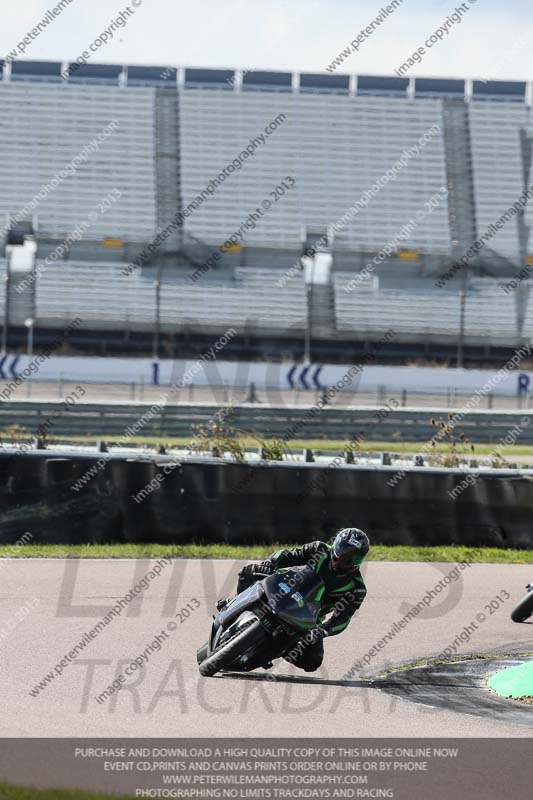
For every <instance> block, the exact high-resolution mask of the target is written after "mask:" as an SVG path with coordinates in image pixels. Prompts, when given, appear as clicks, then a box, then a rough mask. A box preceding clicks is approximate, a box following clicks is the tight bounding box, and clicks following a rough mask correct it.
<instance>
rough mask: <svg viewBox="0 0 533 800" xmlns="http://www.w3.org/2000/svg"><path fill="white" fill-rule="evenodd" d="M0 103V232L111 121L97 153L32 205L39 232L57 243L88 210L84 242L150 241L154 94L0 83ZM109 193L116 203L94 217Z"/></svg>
mask: <svg viewBox="0 0 533 800" xmlns="http://www.w3.org/2000/svg"><path fill="white" fill-rule="evenodd" d="M0 103H1V105H2V136H1V138H0V187H1V188H0V223H1V225H0V227H4V221H5V219H6V216H7V214H8V213H11V214H16V213H18V212H20V211H21V210H22V209H24V207H25V206H26V204H28V203H30V202H31V201H32V200H33V199H34V198H35V197H36V196H37V195H38V193H39V192H40V191H41V189H42V187H43V186H45V185H47V184H48V183H49V182H50V181H52V180H53V179H54V178H56V177H57V174H58V173H59V172H60V170H62V169H63V168H64V167H66V166H67V165H68V164H69V162H71V161H72V159H74V158H75V157H76V156H77V155H78V154H79V153H80V152H81V151H82V150H83V148H84V147H85V146H86V145H89V144H90V142H92V141H93V140H94V139H95V138H97V137H98V135H99V134H102V132H103V131H104V130H105V129H106V126H108V125H109V123H111V122H112V121H113V120H117V122H118V123H119V125H118V127H117V128H116V129H114V130H112V131H111V133H110V135H108V136H105V134H104V137H105V138H104V140H103V141H102V142H101V143H100V144H99V145H98V147H97V150H96V152H92V153H89V154H88V158H87V160H86V161H85V162H84V163H82V164H81V166H79V168H78V169H77V171H76V173H75V174H74V175H72V176H67V177H66V178H65V179H64V180H62V181H61V182H60V184H59V185H58V186H56V187H55V188H53V187H52V188H51V190H50V191H49V192H47V196H45V198H44V199H43V200H42V201H41V202H39V205H38V206H37V208H36V209H35V211H34V212H33V213H34V214H35V215H36V218H37V220H38V233H39V234H40V235H41V236H48V237H53V238H56V239H63V238H65V237H66V236H67V234H69V233H70V232H71V231H73V230H74V229H75V228H76V226H78V225H81V224H82V223H84V222H85V221H86V220H88V218H89V214H91V213H92V212H94V213H96V214H97V219H96V220H95V221H94V222H92V221H91V222H90V225H89V226H88V229H87V231H86V232H85V233H84V234H83V238H85V239H102V238H104V237H107V236H114V237H120V238H123V239H125V240H128V241H132V242H143V241H146V240H149V239H151V238H153V236H154V234H155V229H156V217H155V206H156V186H155V170H154V160H155V127H154V126H155V122H154V89H152V88H132V89H124V88H118V87H115V86H93V85H89V86H66V85H64V84H60V85H56V84H48V83H38V84H34V83H30V82H24V83H22V82H21V83H17V82H12V83H6V82H0ZM115 188H118V189H119V190H120V191H121V192H122V197H121V198H120V200H119V201H118V202H116V203H113V204H112V206H111V207H110V208H109V210H107V211H105V212H104V213H101V212H100V211H99V209H98V203H101V202H102V201H103V200H104V198H105V197H106V196H107V195H108V194H109V192H111V191H112V190H113V189H115ZM29 216H31V214H30V215H29Z"/></svg>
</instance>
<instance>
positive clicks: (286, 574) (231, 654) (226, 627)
mask: <svg viewBox="0 0 533 800" xmlns="http://www.w3.org/2000/svg"><path fill="white" fill-rule="evenodd" d="M255 577H256V578H258V580H257V581H256V582H255V583H253V584H252V585H251V586H249V587H248V589H245V590H244V591H243V592H241V593H240V594H238V595H237V596H236V597H234V598H233V599H232V600H231V601H230V602H229V603H228V604H227V605H226V606H225V608H223V609H222V610H221V611H219V613H218V614H217V615H216V616H214V617H213V623H212V626H211V633H210V636H209V640H208V641H207V643H206V644H205V645H203V647H201V648H200V649H199V650H198V651H197V654H196V657H197V661H198V669H199V671H200V674H201V675H203V676H204V677H212V676H213V675H216V673H217V672H220V671H221V670H224V671H228V670H230V671H232V672H251V671H252V670H254V669H258V668H260V667H268V666H272V664H271V662H272V661H274V660H275V659H277V658H283V657H284V656H286V655H288V654H289V653H290V652H291V650H292V649H293V648H294V647H295V646H296V645H297V643H298V642H299V641H300V640H302V639H303V638H304V637H305V636H306V634H307V635H308V636H314V635H315V633H316V630H317V629H316V626H317V622H318V616H319V613H320V607H321V603H320V598H321V597H322V594H323V593H324V588H325V587H324V582H323V580H322V579H321V578H319V577H318V575H317V574H316V573H315V572H314V571H313V570H312V569H311V568H310V567H308V566H304V567H294V568H292V569H284V570H280V571H278V572H275V573H274V574H273V575H268V576H266V575H262V574H261V573H256V574H255Z"/></svg>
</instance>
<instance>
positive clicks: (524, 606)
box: [511, 592, 533, 622]
mask: <svg viewBox="0 0 533 800" xmlns="http://www.w3.org/2000/svg"><path fill="white" fill-rule="evenodd" d="M532 614H533V592H529V593H528V594H526V596H525V597H524V599H523V600H522V601H521V602H520V603H518V605H517V606H516V608H514V609H513V610H512V612H511V619H512V620H513V622H525V621H526V619H529V617H530V616H531V615H532Z"/></svg>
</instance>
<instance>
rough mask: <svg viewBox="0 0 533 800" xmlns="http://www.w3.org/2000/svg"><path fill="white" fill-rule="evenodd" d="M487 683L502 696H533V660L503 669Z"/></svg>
mask: <svg viewBox="0 0 533 800" xmlns="http://www.w3.org/2000/svg"><path fill="white" fill-rule="evenodd" d="M487 683H488V685H489V687H490V688H491V689H492V691H493V692H496V694H499V695H500V697H533V661H528V662H526V663H525V664H519V665H518V666H516V667H509V668H508V669H502V670H501V671H500V672H497V673H496V674H495V675H491V677H490V678H489V680H488V681H487Z"/></svg>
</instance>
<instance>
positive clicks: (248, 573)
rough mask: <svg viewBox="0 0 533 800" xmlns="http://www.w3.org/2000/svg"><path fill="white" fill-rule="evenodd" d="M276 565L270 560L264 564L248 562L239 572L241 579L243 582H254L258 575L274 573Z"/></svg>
mask: <svg viewBox="0 0 533 800" xmlns="http://www.w3.org/2000/svg"><path fill="white" fill-rule="evenodd" d="M273 572H274V567H273V566H272V564H270V563H269V562H268V561H264V562H263V563H262V564H247V565H246V566H245V567H243V568H242V569H241V571H240V572H239V579H240V580H241V581H243V582H248V583H253V582H254V581H255V580H257V578H256V575H258V574H259V575H272V573H273Z"/></svg>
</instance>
